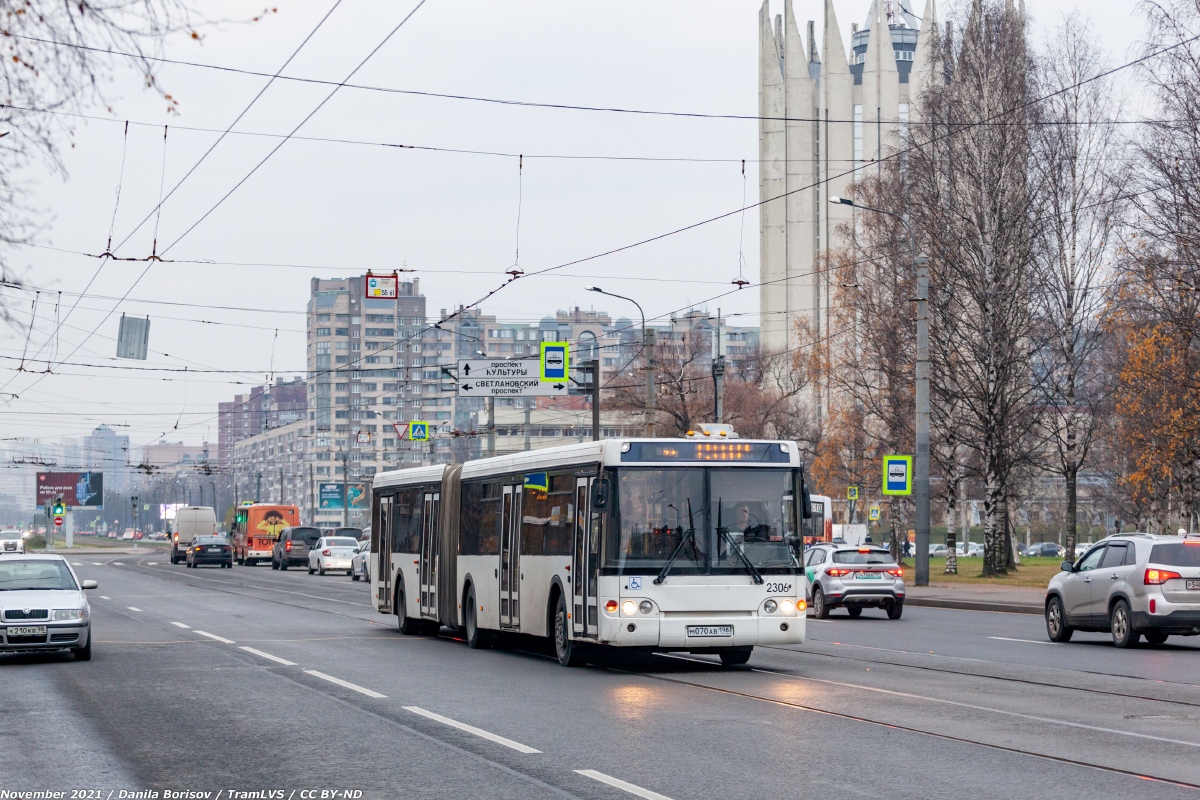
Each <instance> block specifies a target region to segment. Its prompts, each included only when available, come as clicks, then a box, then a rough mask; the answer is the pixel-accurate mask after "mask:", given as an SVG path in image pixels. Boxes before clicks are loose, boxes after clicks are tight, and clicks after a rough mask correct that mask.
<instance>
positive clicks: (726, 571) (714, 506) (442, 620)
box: [371, 438, 809, 666]
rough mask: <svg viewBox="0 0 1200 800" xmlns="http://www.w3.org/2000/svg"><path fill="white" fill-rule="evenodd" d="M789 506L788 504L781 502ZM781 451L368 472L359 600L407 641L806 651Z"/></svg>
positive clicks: (528, 456) (706, 451)
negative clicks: (801, 647) (367, 592)
mask: <svg viewBox="0 0 1200 800" xmlns="http://www.w3.org/2000/svg"><path fill="white" fill-rule="evenodd" d="M798 498H799V499H800V502H797V499H798ZM807 498H808V492H807V489H806V486H805V479H804V474H803V467H802V465H801V464H800V460H799V454H798V452H797V448H796V445H795V444H794V443H791V442H780V441H751V440H739V439H722V440H717V441H713V440H708V439H694V438H691V439H610V440H605V441H599V442H589V443H584V444H573V445H568V446H565V447H555V448H549V449H545V450H535V451H531V452H524V453H519V454H516V455H509V456H499V457H495V458H485V459H480V460H476V461H469V462H467V463H466V464H462V465H457V464H454V465H445V464H442V465H436V466H429V467H415V468H412V469H403V470H396V471H392V472H383V473H379V474H377V475H376V476H375V480H374V485H373V487H372V505H373V508H372V514H373V523H372V525H371V558H372V559H374V560H375V564H374V565H372V568H371V589H372V596H373V598H374V602H375V606H376V608H377V609H378V610H379V611H380V612H381V613H387V614H395V615H397V617H398V620H399V626H400V630H401V631H402V632H403V633H406V634H413V633H436V632H437V631H438V630H439V629H440V628H441V626H443V625H445V626H449V627H451V628H455V629H460V630H462V631H464V632H465V636H466V639H467V643H468V644H469V645H470V646H471V647H473V648H474V647H481V646H487V645H488V644H489V643H491V642H492V641H494V640H495V639H496V638H497V636H498V635H500V634H503V633H506V632H512V633H524V634H531V635H533V636H546V637H550V638H551V639H553V642H554V646H555V651H556V653H557V656H558V660H559V661H560V662H561V663H562V664H563V665H564V666H571V665H576V664H580V663H583V662H584V660H585V659H586V657H587V653H588V651H589V649H590V648H595V647H599V646H602V645H607V646H615V647H626V648H638V649H644V650H662V651H688V652H692V653H715V654H719V655H720V657H721V660H722V662H723V663H725V664H743V663H745V662H746V661H747V660H748V659H749V658H750V651H751V649H752V648H753V647H754V646H755V645H757V644H797V643H800V642H803V641H804V625H805V608H806V604H805V600H804V598H805V588H806V587H805V585H804V581H805V577H804V568H803V566H802V558H803V548H804V538H803V535H802V532H801V531H802V524H803V523H804V522H806V521H807V518H808V513H809V512H808V502H807Z"/></svg>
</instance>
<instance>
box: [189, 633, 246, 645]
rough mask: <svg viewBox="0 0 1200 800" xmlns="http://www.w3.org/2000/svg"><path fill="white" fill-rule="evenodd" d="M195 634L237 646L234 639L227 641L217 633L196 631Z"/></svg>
mask: <svg viewBox="0 0 1200 800" xmlns="http://www.w3.org/2000/svg"><path fill="white" fill-rule="evenodd" d="M195 633H198V634H200V635H201V636H207V637H208V638H210V639H216V640H217V641H218V642H224V643H225V644H237V642H235V641H234V640H233V639H226V638H225V637H224V636H217V635H216V634H215V633H208V632H207V631H195Z"/></svg>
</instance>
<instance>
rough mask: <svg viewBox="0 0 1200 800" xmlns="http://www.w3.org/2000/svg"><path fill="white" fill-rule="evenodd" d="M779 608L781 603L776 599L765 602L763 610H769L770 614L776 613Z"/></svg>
mask: <svg viewBox="0 0 1200 800" xmlns="http://www.w3.org/2000/svg"><path fill="white" fill-rule="evenodd" d="M778 608H779V604H778V603H776V602H775V601H774V600H768V601H767V602H765V603H763V611H765V612H767V613H768V614H774V613H775V612H776V610H778Z"/></svg>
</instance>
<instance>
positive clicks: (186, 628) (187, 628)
mask: <svg viewBox="0 0 1200 800" xmlns="http://www.w3.org/2000/svg"><path fill="white" fill-rule="evenodd" d="M171 624H172V625H174V626H175V627H176V628H183V629H184V630H186V631H190V630H191V629H192V626H191V625H184V624H183V623H182V622H172V623H171Z"/></svg>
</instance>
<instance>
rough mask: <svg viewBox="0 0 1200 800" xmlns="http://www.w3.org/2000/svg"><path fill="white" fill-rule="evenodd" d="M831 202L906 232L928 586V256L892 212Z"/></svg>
mask: <svg viewBox="0 0 1200 800" xmlns="http://www.w3.org/2000/svg"><path fill="white" fill-rule="evenodd" d="M829 202H830V203H833V204H834V205H843V206H851V207H853V208H861V209H862V210H863V211H874V212H875V213H876V214H886V215H887V216H889V217H895V218H896V219H898V220H900V224H901V225H903V226H904V230H905V231H907V232H908V249H909V254H910V255H911V257H912V263H913V272H914V274H915V276H916V279H917V353H916V355H917V363H916V387H915V392H914V394H915V397H914V399H915V401H916V419H915V420H914V424H915V430H914V432H915V434H916V437H915V438H916V453H915V454H914V455H915V458H914V459H913V473H914V474H913V502H914V503H916V506H917V542H916V546H917V553H916V557H915V558H916V562H917V570H916V571H917V575H916V582H917V586H928V585H929V257H928V256H925V255H922V256H918V255H917V246H916V242H915V239H914V238H913V232H912V227H911V226H909V224H908V220H906V219H905V218H904V217H902V216H901V215H900V214H897V213H895V212H894V211H885V210H884V209H882V208H872V207H871V206H864V205H859V204H858V203H855V202H854V201H853V200H847V199H845V198H844V197H831V198H829Z"/></svg>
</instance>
